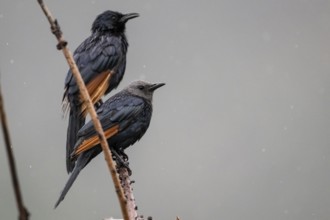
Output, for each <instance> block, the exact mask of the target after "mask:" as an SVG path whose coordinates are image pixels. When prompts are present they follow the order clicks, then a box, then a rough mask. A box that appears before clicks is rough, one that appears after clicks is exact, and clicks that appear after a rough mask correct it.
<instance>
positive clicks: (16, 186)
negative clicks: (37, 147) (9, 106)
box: [0, 87, 29, 220]
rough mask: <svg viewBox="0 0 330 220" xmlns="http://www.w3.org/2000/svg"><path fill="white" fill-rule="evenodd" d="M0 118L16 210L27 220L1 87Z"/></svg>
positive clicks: (27, 214)
mask: <svg viewBox="0 0 330 220" xmlns="http://www.w3.org/2000/svg"><path fill="white" fill-rule="evenodd" d="M0 117H1V125H2V131H3V136H4V139H5V144H6V151H7V157H8V161H9V168H10V174H11V180H12V183H13V187H14V192H15V197H16V203H17V208H18V211H19V219H20V220H27V219H29V212H28V210H27V209H26V208H25V206H24V204H23V198H22V194H21V189H20V186H19V181H18V175H17V171H16V165H15V158H14V153H13V150H12V148H11V141H10V136H9V129H8V125H7V118H6V113H5V107H4V104H3V99H2V93H1V87H0Z"/></svg>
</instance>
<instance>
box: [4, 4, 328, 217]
mask: <svg viewBox="0 0 330 220" xmlns="http://www.w3.org/2000/svg"><path fill="white" fill-rule="evenodd" d="M45 2H46V4H47V5H48V6H49V8H50V10H51V12H52V13H53V14H54V16H55V17H56V18H57V19H58V21H59V23H60V25H61V28H62V30H63V32H64V37H65V39H66V40H67V41H68V42H69V45H68V46H69V48H70V49H71V51H73V50H74V49H75V48H76V47H77V46H78V45H79V44H80V43H81V42H82V41H83V40H84V39H85V38H86V37H87V36H89V34H90V27H91V24H92V22H93V20H94V19H95V17H96V16H97V15H98V14H100V13H101V12H103V11H105V10H108V9H111V10H116V11H120V12H123V13H128V12H138V13H140V17H139V18H136V19H133V20H131V21H129V22H128V24H127V31H126V33H127V36H128V40H129V43H130V47H129V51H128V64H127V70H126V74H125V76H124V79H123V81H122V83H121V84H120V86H119V88H118V89H117V91H119V89H121V88H123V87H125V86H127V85H128V83H130V82H131V81H133V80H136V79H144V80H147V81H151V82H165V83H166V86H165V87H163V88H161V89H159V90H157V92H156V94H155V96H154V112H153V118H152V121H151V125H150V127H149V130H148V131H147V133H146V135H145V136H144V137H143V138H142V139H141V140H140V142H138V143H137V144H135V145H134V146H133V147H131V148H129V149H128V150H127V151H126V152H127V153H128V155H129V157H130V166H131V168H132V170H133V175H132V179H134V180H135V181H136V183H135V184H134V185H133V187H134V195H135V197H136V202H137V205H138V207H139V214H143V215H144V216H153V217H154V219H160V220H168V219H175V217H176V216H180V217H181V219H182V220H185V219H227V220H240V219H245V220H264V219H269V220H277V219H281V220H286V219H288V220H289V219H290V220H311V219H318V220H327V219H329V218H330V209H329V207H330V147H329V144H330V89H329V83H330V74H329V71H330V41H329V39H330V2H329V1H327V0H313V1H309V0H291V1H284V0H280V1H261V0H251V1H244V0H237V1H230V0H221V1H211V0H209V1H195V0H183V1H173V0H169V1H151V0H140V1H133V0H127V1H105V0H92V1H91V0H89V1H81V0H79V1H78V0H72V1H64V0H57V1H45ZM0 30H1V34H0V79H1V87H2V92H3V95H4V101H5V108H6V111H7V116H8V122H9V126H10V132H11V133H10V135H11V138H12V143H13V150H14V152H15V156H16V162H17V169H18V173H19V179H20V183H21V187H22V192H23V199H24V202H25V204H26V206H27V208H28V210H29V211H30V212H31V219H34V220H41V219H47V220H55V219H81V220H85V219H86V220H87V219H88V220H91V219H95V220H96V219H103V218H105V217H110V216H113V217H116V218H120V217H121V213H120V209H119V206H118V202H117V197H116V195H115V193H114V188H113V184H112V180H111V178H110V176H109V173H108V170H107V167H106V164H105V162H104V159H103V155H100V156H98V157H97V158H95V159H94V160H93V161H92V162H91V163H90V164H89V166H87V167H86V168H85V169H84V170H83V171H82V173H81V174H80V176H79V177H78V179H77V181H76V182H75V184H74V185H73V187H72V189H71V190H70V192H69V193H68V195H67V196H66V198H65V200H64V202H63V203H62V204H61V205H60V206H59V207H58V208H57V209H56V210H54V209H53V206H54V203H55V201H56V200H57V198H58V196H59V193H60V191H61V190H62V188H63V186H64V184H65V182H66V180H67V178H68V176H67V173H66V169H65V139H66V128H67V118H63V116H62V111H61V99H62V94H63V87H64V78H65V75H66V73H67V69H68V66H67V64H66V61H65V60H64V57H63V55H62V53H61V52H60V51H57V50H56V44H57V42H56V40H55V38H54V36H53V35H52V34H51V33H50V28H49V24H48V21H47V20H46V18H45V16H44V15H43V13H42V11H41V9H40V7H39V5H38V4H37V1H26V0H16V1H10V0H2V1H1V2H0ZM112 94H114V93H112ZM112 94H110V95H112ZM0 139H1V140H0V143H1V144H0V146H1V147H0V218H1V219H17V210H16V204H15V200H14V194H13V189H12V185H11V180H10V176H9V168H8V161H7V158H6V154H5V150H4V144H3V143H4V142H3V137H2V135H0Z"/></svg>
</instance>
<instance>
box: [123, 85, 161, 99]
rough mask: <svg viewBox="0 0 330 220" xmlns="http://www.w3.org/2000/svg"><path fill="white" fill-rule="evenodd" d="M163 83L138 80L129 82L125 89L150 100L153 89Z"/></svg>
mask: <svg viewBox="0 0 330 220" xmlns="http://www.w3.org/2000/svg"><path fill="white" fill-rule="evenodd" d="M163 85H165V83H149V82H146V81H142V80H138V81H134V82H132V83H131V84H129V85H128V87H126V90H127V91H128V92H129V93H131V94H132V95H135V96H139V97H142V98H144V99H146V100H149V101H150V102H151V101H152V95H153V93H154V91H155V90H156V89H158V88H159V87H162V86H163Z"/></svg>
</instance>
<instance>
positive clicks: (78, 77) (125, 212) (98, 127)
mask: <svg viewBox="0 0 330 220" xmlns="http://www.w3.org/2000/svg"><path fill="white" fill-rule="evenodd" d="M37 1H38V3H39V5H40V7H41V9H42V11H43V12H44V14H45V15H46V17H47V19H48V21H49V23H50V26H51V31H52V33H53V34H54V35H55V37H56V39H57V40H58V44H57V49H59V50H62V51H63V54H64V56H65V58H66V60H67V62H68V64H69V66H70V69H71V71H72V74H73V75H74V77H75V79H76V81H77V84H78V87H79V90H80V93H81V95H82V96H83V98H84V100H85V102H87V110H88V113H89V114H90V116H91V119H92V121H93V123H94V127H95V130H96V131H97V132H98V134H99V139H100V143H101V147H102V150H103V152H104V157H105V160H106V162H107V165H108V168H109V171H110V174H111V176H112V180H113V182H114V186H115V191H116V194H117V197H118V199H119V203H120V207H121V211H122V214H123V218H124V219H125V220H129V219H130V218H129V211H128V207H127V206H126V198H125V196H124V192H123V188H122V187H121V185H120V180H119V178H118V175H117V172H116V168H115V163H114V161H113V160H112V155H111V152H110V149H109V146H108V143H107V141H106V138H105V136H104V132H103V129H102V126H101V123H100V121H99V119H98V117H97V114H96V112H95V109H94V106H93V104H92V101H91V99H90V96H89V94H88V91H87V89H86V86H85V84H84V81H83V80H82V78H81V75H80V72H79V70H78V67H77V65H76V63H75V61H74V59H73V57H72V54H71V53H70V51H69V49H68V48H67V47H66V45H67V42H66V41H65V40H64V37H63V35H62V32H61V30H60V26H59V24H58V22H57V20H55V19H54V18H53V16H52V14H51V13H50V11H49V9H48V8H47V6H46V5H45V4H44V2H43V0H37Z"/></svg>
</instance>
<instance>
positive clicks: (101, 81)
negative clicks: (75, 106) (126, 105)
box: [80, 70, 112, 116]
mask: <svg viewBox="0 0 330 220" xmlns="http://www.w3.org/2000/svg"><path fill="white" fill-rule="evenodd" d="M111 74H112V71H110V70H107V71H104V72H102V73H101V74H98V75H97V77H95V78H94V79H92V81H90V82H89V83H88V84H87V85H86V88H87V91H88V93H89V95H90V97H91V100H92V103H93V104H95V103H96V102H98V101H99V100H100V99H101V98H102V96H103V95H104V93H105V91H106V90H107V89H108V87H109V82H110V79H111ZM80 99H81V100H82V96H81V95H80ZM86 110H87V105H86V103H83V104H82V106H81V113H82V115H83V116H86V114H87V111H86Z"/></svg>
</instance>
